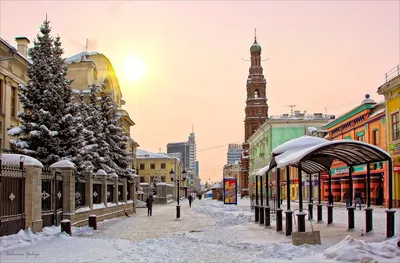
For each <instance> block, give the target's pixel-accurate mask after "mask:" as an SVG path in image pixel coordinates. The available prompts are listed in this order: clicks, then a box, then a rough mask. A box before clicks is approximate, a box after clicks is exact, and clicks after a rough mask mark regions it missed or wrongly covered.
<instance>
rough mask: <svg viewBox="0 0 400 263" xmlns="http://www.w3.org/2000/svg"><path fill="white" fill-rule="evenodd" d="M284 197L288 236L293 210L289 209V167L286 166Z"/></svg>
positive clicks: (290, 229)
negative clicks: (285, 200)
mask: <svg viewBox="0 0 400 263" xmlns="http://www.w3.org/2000/svg"><path fill="white" fill-rule="evenodd" d="M286 197H287V210H286V211H285V215H286V236H290V235H291V234H292V231H293V219H292V216H293V211H291V210H290V167H289V166H286Z"/></svg>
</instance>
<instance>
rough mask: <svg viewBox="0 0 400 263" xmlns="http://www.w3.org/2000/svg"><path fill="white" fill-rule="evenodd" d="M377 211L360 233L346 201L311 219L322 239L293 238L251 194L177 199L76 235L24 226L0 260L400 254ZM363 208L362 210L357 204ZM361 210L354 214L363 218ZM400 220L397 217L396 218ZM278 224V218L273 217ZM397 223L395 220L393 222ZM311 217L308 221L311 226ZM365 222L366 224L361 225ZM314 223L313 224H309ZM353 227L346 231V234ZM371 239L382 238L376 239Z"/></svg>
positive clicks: (367, 258) (6, 241)
mask: <svg viewBox="0 0 400 263" xmlns="http://www.w3.org/2000/svg"><path fill="white" fill-rule="evenodd" d="M376 210H379V211H377V212H376V214H375V216H374V218H375V220H376V221H375V222H376V224H375V231H374V233H371V234H368V235H364V236H361V235H360V230H359V229H361V226H360V227H357V226H356V227H357V230H356V231H354V232H346V225H345V224H346V222H347V221H346V218H347V217H346V218H343V215H344V213H345V209H344V208H335V219H336V218H337V219H338V220H337V222H336V223H335V224H334V226H330V227H327V226H326V225H325V224H314V226H315V228H316V229H320V230H321V237H322V245H303V246H293V245H292V244H291V238H290V237H286V236H285V235H284V233H277V232H276V231H275V228H274V227H272V228H265V227H264V226H260V225H259V224H255V223H254V219H253V213H252V212H251V211H250V208H249V200H248V199H242V200H239V205H238V206H234V205H224V204H223V203H222V202H217V201H213V200H209V199H208V200H207V199H206V200H204V199H203V200H195V201H194V203H193V204H192V208H189V205H188V202H187V200H184V201H182V203H181V218H180V219H178V220H176V219H175V203H170V204H168V205H157V206H155V207H154V208H153V216H152V217H148V216H147V210H146V209H144V208H141V209H138V212H137V214H136V215H133V216H131V217H130V218H127V217H120V218H117V219H112V220H107V221H104V222H101V223H99V224H98V230H97V231H93V230H92V229H91V228H89V227H81V228H74V229H73V236H72V237H69V236H67V235H65V234H61V233H59V228H58V227H51V228H45V229H44V231H43V232H41V233H38V234H32V233H31V232H29V231H25V232H23V231H21V232H20V233H18V234H16V235H12V236H5V237H1V254H0V261H1V262H286V261H292V260H293V261H294V260H295V261H296V262H321V261H324V262H337V261H342V262H346V261H352V262H360V261H362V262H374V260H378V261H379V262H399V260H400V249H399V248H398V247H397V244H396V243H397V241H398V240H399V235H398V234H397V235H396V238H393V239H390V240H385V237H384V231H383V232H382V229H383V230H384V228H385V226H384V224H383V222H381V220H383V219H384V218H385V215H384V210H383V209H381V210H380V209H376ZM357 212H361V211H357ZM363 214H364V211H362V212H361V213H357V214H356V216H357V222H359V223H361V222H362V220H363V218H362V215H363ZM397 222H398V220H397ZM272 223H273V225H275V221H274V220H272ZM396 225H397V226H398V225H399V224H398V223H397V224H396ZM308 226H309V223H307V227H308ZM363 227H364V226H363ZM307 230H309V228H307ZM347 235H349V236H348V237H346V236H347ZM374 241H379V242H380V241H383V242H380V243H373V242H374Z"/></svg>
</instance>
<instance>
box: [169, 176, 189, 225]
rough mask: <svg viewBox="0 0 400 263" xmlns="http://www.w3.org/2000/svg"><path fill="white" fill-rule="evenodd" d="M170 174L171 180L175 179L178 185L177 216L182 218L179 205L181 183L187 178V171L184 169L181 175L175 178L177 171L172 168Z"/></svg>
mask: <svg viewBox="0 0 400 263" xmlns="http://www.w3.org/2000/svg"><path fill="white" fill-rule="evenodd" d="M169 175H170V176H171V181H173V182H174V181H175V184H176V185H177V188H176V189H177V198H176V218H180V217H181V207H180V205H179V190H180V189H179V188H180V187H179V183H180V182H181V181H182V183H183V182H184V181H185V180H186V171H185V170H183V172H182V173H181V176H180V177H179V176H178V175H177V178H175V172H174V170H173V169H172V168H171V171H170V172H169Z"/></svg>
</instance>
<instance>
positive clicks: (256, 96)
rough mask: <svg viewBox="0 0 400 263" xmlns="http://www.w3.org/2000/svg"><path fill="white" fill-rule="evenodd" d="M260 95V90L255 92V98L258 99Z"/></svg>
mask: <svg viewBox="0 0 400 263" xmlns="http://www.w3.org/2000/svg"><path fill="white" fill-rule="evenodd" d="M259 95H260V92H259V90H258V89H256V90H255V91H254V98H258V97H259Z"/></svg>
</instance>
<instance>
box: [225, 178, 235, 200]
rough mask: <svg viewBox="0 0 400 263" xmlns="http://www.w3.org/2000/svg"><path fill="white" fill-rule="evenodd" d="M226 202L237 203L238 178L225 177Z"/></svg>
mask: <svg viewBox="0 0 400 263" xmlns="http://www.w3.org/2000/svg"><path fill="white" fill-rule="evenodd" d="M224 204H228V205H237V180H236V178H224Z"/></svg>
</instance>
